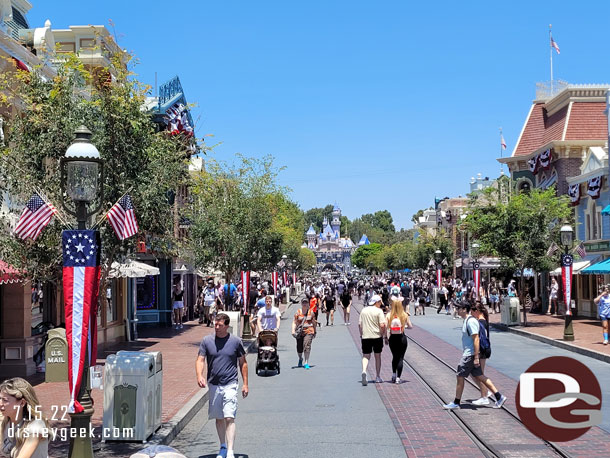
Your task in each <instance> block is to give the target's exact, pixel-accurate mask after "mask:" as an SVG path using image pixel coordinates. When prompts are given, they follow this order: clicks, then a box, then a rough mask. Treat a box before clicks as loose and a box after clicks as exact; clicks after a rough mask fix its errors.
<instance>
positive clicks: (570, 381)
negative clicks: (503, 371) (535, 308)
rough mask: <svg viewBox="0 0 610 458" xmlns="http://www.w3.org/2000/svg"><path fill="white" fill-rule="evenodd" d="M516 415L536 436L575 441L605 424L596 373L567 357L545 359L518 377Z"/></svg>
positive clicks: (549, 439)
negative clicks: (517, 414)
mask: <svg viewBox="0 0 610 458" xmlns="http://www.w3.org/2000/svg"><path fill="white" fill-rule="evenodd" d="M515 399H516V401H517V402H516V404H517V412H518V413H519V417H520V418H521V421H522V422H523V424H524V425H525V426H526V427H527V429H529V430H530V431H531V432H532V433H533V434H535V435H536V436H538V437H540V438H542V439H544V440H548V441H551V442H565V441H571V440H574V439H576V438H578V437H580V436H582V435H583V434H584V433H586V432H587V431H588V430H589V429H590V428H591V427H592V426H596V425H598V424H599V423H601V421H602V413H601V408H602V393H601V388H600V386H599V382H598V381H597V379H596V378H595V375H594V374H593V372H591V371H590V370H589V368H587V366H585V365H584V364H582V363H580V362H579V361H576V360H575V359H572V358H568V357H565V356H552V357H550V358H545V359H542V360H540V361H538V362H537V363H535V364H534V365H532V366H530V368H529V369H527V371H525V372H524V373H523V374H521V376H520V377H519V384H518V385H517V394H516V398H515Z"/></svg>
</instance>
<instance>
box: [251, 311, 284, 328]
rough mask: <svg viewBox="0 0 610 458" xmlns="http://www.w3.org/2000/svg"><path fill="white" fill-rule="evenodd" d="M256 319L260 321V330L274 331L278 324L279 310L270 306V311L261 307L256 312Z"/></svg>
mask: <svg viewBox="0 0 610 458" xmlns="http://www.w3.org/2000/svg"><path fill="white" fill-rule="evenodd" d="M256 316H257V317H258V318H260V320H261V328H262V329H271V330H273V329H275V328H277V327H278V326H279V322H280V317H281V315H280V309H278V308H277V307H273V306H271V308H270V309H268V308H267V307H262V308H260V309H259V310H258V313H257V314H256Z"/></svg>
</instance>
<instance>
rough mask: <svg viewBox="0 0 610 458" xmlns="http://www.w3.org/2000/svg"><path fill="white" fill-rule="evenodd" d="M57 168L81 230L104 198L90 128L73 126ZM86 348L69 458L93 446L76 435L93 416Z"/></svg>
mask: <svg viewBox="0 0 610 458" xmlns="http://www.w3.org/2000/svg"><path fill="white" fill-rule="evenodd" d="M60 169H61V204H62V206H63V208H64V209H65V210H66V211H67V212H68V213H70V214H71V215H74V216H75V217H76V220H77V222H78V229H79V230H84V229H86V228H87V222H88V220H89V217H90V216H91V215H93V214H95V213H97V212H98V211H99V210H100V209H101V207H102V202H103V200H104V187H103V182H104V162H103V160H102V159H101V158H100V153H99V151H98V150H97V148H96V147H95V146H94V145H93V144H92V143H91V131H89V129H87V128H86V127H85V126H80V127H79V128H78V129H76V131H75V139H74V142H73V143H72V144H71V145H70V146H69V147H68V149H67V151H66V154H65V156H64V157H63V158H61V160H60ZM98 194H99V201H98V204H97V205H96V206H95V208H93V209H92V210H90V209H89V203H90V202H93V201H95V200H96V198H97V197H98ZM65 196H67V197H69V198H70V199H72V201H73V202H74V207H70V206H69V205H67V203H66V199H65ZM96 305H97V304H94V306H96ZM93 325H94V326H95V325H96V324H95V323H94V324H93ZM89 332H92V333H93V332H97V329H90V330H89ZM87 347H88V346H87V345H85V358H84V364H83V373H82V377H81V380H82V382H81V384H80V390H79V392H78V395H77V398H76V400H77V401H78V402H79V403H80V404H81V405H82V406H83V409H84V410H83V412H81V413H73V414H70V416H71V421H70V426H71V428H72V429H71V431H78V432H79V434H77V437H71V439H70V451H69V456H70V457H71V458H89V457H91V458H92V457H93V445H92V443H91V437H90V435H89V433H86V434H80V431H89V427H90V424H91V416H92V415H93V400H92V399H91V388H90V386H89V357H90V355H89V351H88V348H87Z"/></svg>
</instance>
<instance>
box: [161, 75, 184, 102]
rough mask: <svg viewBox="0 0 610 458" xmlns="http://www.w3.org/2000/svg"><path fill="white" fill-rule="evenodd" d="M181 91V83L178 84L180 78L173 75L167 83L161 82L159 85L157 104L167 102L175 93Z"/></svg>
mask: <svg viewBox="0 0 610 458" xmlns="http://www.w3.org/2000/svg"><path fill="white" fill-rule="evenodd" d="M181 92H182V84H180V78H178V77H177V76H174V77H173V78H172V79H171V80H169V81H168V82H167V83H163V84H162V85H161V86H159V106H161V105H164V104H165V103H167V102H169V101H170V100H171V99H172V98H173V97H174V96H175V95H176V94H180V93H181Z"/></svg>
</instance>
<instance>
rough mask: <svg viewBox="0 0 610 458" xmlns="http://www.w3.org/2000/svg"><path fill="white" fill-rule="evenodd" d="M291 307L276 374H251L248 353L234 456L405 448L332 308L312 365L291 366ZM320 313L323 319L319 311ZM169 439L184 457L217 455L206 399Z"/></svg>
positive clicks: (377, 452)
mask: <svg viewBox="0 0 610 458" xmlns="http://www.w3.org/2000/svg"><path fill="white" fill-rule="evenodd" d="M295 310H296V305H292V306H291V307H290V308H289V309H288V310H287V311H286V313H285V315H284V317H285V318H284V319H283V320H282V323H281V328H280V337H279V355H280V361H281V374H280V375H274V374H273V375H272V374H269V375H268V376H257V375H256V374H255V373H254V367H255V362H256V354H251V355H249V356H248V366H249V373H250V383H249V385H250V386H249V388H250V395H249V396H248V398H247V399H245V400H242V399H240V401H239V410H238V413H237V420H236V425H237V438H236V441H235V453H236V456H238V457H240V458H246V457H247V458H259V457H270V458H273V457H302V456H308V457H312V458H314V457H328V456H343V457H350V458H359V457H362V458H370V457H371V456H391V457H400V456H405V450H404V448H403V446H402V443H401V440H400V438H399V436H398V434H397V432H396V429H395V428H394V426H393V423H392V421H391V420H390V417H389V416H388V413H387V410H386V408H385V406H384V405H383V403H382V402H381V399H380V397H379V394H378V391H377V390H376V389H375V385H374V384H373V383H369V385H368V386H367V387H363V386H362V385H361V382H360V373H361V362H360V361H361V359H360V354H359V352H358V349H357V348H356V346H355V345H354V341H353V339H352V337H351V336H350V335H349V333H348V330H347V328H346V327H345V326H343V325H342V323H343V320H342V319H341V317H340V316H338V315H339V314H337V316H335V325H334V326H332V327H331V326H328V327H326V326H323V327H322V328H321V329H320V331H319V332H318V336H317V337H316V339H315V340H314V342H313V346H312V354H311V358H310V365H311V369H310V370H305V369H303V368H298V367H296V365H297V355H296V349H295V347H296V345H295V340H294V338H293V337H292V336H291V335H290V325H291V320H292V316H293V315H294V312H295ZM320 320H321V321H322V322H324V321H325V319H324V318H323V315H320ZM193 365H194V358H193ZM240 382H241V381H240ZM193 383H195V377H194V368H193ZM171 446H172V447H174V448H176V449H177V450H179V451H181V452H182V453H183V454H185V455H186V456H188V457H189V458H214V457H216V454H217V452H218V439H217V435H216V428H215V424H214V421H209V420H208V418H207V405H206V408H205V409H203V410H202V411H201V412H200V413H198V414H197V415H196V416H195V418H193V420H192V421H191V422H190V423H189V425H188V426H187V427H186V428H185V429H184V430H183V431H182V432H181V433H180V434H179V435H178V436H177V437H176V439H174V441H173V442H172V443H171Z"/></svg>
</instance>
